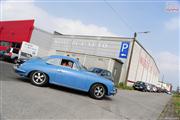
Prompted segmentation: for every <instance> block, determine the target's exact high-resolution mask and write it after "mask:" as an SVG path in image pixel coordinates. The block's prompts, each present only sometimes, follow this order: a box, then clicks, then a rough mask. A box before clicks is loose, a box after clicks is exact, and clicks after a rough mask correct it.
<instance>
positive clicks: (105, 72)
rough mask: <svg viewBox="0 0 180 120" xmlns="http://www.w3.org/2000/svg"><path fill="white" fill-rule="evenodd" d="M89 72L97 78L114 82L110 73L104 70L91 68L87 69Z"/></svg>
mask: <svg viewBox="0 0 180 120" xmlns="http://www.w3.org/2000/svg"><path fill="white" fill-rule="evenodd" d="M89 71H90V72H93V73H96V74H97V75H99V76H102V77H105V78H107V79H109V80H111V81H114V79H113V76H112V74H111V72H110V71H108V70H105V69H102V68H96V67H92V68H89Z"/></svg>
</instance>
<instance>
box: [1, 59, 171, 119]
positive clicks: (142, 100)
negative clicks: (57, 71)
mask: <svg viewBox="0 0 180 120" xmlns="http://www.w3.org/2000/svg"><path fill="white" fill-rule="evenodd" d="M12 66H13V65H12V64H10V63H6V62H3V61H0V96H1V97H0V103H1V105H0V109H1V111H0V117H1V120H6V119H18V120H19V119H22V120H24V119H36V120H37V119H53V120H54V119H58V120H59V119H63V120H64V119H69V120H72V119H76V120H79V119H82V120H85V119H95V120H97V119H99V120H101V119H103V120H104V119H105V120H124V119H125V120H126V119H128V120H156V119H157V118H158V117H159V115H160V113H161V112H162V111H163V109H164V107H165V106H166V104H167V103H168V101H169V100H170V98H171V96H170V95H167V94H164V93H147V92H139V91H128V90H118V93H117V94H116V95H115V96H111V97H105V99H103V100H95V99H92V98H90V97H89V96H88V94H87V93H84V92H80V91H75V90H71V89H68V88H64V87H60V86H56V85H49V86H47V87H36V86H33V85H32V84H30V82H29V80H28V79H25V78H21V77H20V76H18V75H16V74H15V73H14V71H13V69H12Z"/></svg>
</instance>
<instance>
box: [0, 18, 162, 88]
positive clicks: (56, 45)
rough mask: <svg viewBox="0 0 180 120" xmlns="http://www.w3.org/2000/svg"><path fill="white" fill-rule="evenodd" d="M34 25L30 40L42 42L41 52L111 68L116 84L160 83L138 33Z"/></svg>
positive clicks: (158, 74)
mask: <svg viewBox="0 0 180 120" xmlns="http://www.w3.org/2000/svg"><path fill="white" fill-rule="evenodd" d="M13 22H16V21H13ZM24 22H26V21H24ZM31 28H33V30H32V31H31V32H32V35H31V37H30V39H29V40H26V41H29V42H30V43H33V44H35V45H37V46H39V51H38V56H47V55H54V54H56V55H68V56H71V57H74V58H78V59H79V60H80V62H81V63H82V64H83V65H84V66H86V67H87V68H90V67H100V68H104V69H107V70H109V71H111V72H112V74H113V77H114V83H115V84H116V85H117V84H118V83H120V82H124V83H126V84H127V85H129V86H131V85H132V84H133V83H134V82H136V81H145V82H148V83H152V84H154V85H158V84H159V81H160V71H159V69H158V66H157V65H156V62H155V60H154V59H153V57H152V56H151V55H150V54H149V53H148V52H147V50H146V49H145V48H144V47H143V46H142V45H141V44H140V43H139V42H138V41H137V40H136V39H135V38H134V37H133V38H125V37H106V36H86V35H64V34H60V33H57V32H55V33H49V32H46V31H44V30H41V29H38V28H36V27H34V26H33V25H32V26H31ZM0 29H1V32H0V36H2V33H3V32H2V31H3V29H4V28H2V27H1V26H0ZM29 34H30V33H29ZM14 36H15V35H14ZM0 38H1V37H0ZM6 39H8V40H9V39H11V37H9V38H8V37H3V41H8V40H6ZM23 40H25V39H22V41H23ZM1 41H2V39H0V42H1Z"/></svg>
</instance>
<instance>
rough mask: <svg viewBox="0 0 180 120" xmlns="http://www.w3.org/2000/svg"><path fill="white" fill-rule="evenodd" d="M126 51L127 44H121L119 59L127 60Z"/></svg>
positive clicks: (127, 49) (127, 48)
mask: <svg viewBox="0 0 180 120" xmlns="http://www.w3.org/2000/svg"><path fill="white" fill-rule="evenodd" d="M128 51H129V42H122V43H121V49H120V53H119V58H127V56H128Z"/></svg>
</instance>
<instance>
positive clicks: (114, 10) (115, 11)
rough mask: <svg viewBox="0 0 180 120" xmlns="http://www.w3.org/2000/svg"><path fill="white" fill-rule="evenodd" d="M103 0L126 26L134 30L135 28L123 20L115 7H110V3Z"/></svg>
mask: <svg viewBox="0 0 180 120" xmlns="http://www.w3.org/2000/svg"><path fill="white" fill-rule="evenodd" d="M104 2H105V3H106V4H107V6H109V7H110V8H111V9H112V11H113V12H114V13H115V14H116V15H117V16H118V17H119V19H120V20H121V21H122V22H123V23H124V24H125V25H126V26H127V28H128V29H129V30H130V31H131V32H135V30H134V29H133V27H132V26H130V25H129V24H128V23H127V22H126V21H125V20H124V18H123V17H122V16H121V15H120V14H119V13H118V12H117V10H116V9H114V8H113V7H112V5H111V4H109V3H108V1H106V0H104Z"/></svg>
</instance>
